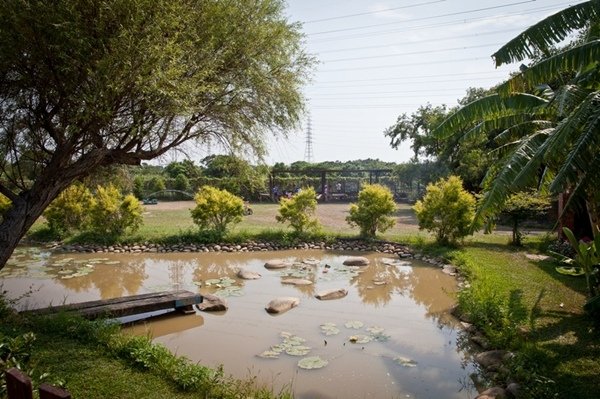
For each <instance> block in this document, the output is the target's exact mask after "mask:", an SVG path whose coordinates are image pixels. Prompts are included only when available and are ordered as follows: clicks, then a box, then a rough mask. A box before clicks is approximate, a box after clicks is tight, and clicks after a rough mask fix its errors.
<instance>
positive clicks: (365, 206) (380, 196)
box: [346, 184, 396, 238]
mask: <svg viewBox="0 0 600 399" xmlns="http://www.w3.org/2000/svg"><path fill="white" fill-rule="evenodd" d="M395 211H396V203H395V202H394V196H393V195H392V193H391V191H390V190H389V189H388V188H387V187H384V186H381V185H379V184H367V185H365V186H364V187H363V189H362V190H360V193H358V202H357V203H356V204H352V205H350V215H348V216H347V217H346V222H348V224H350V226H358V227H359V228H360V235H361V236H363V237H369V238H373V237H375V235H376V233H377V232H378V231H379V232H381V233H383V232H385V231H386V230H387V229H389V228H390V227H392V226H394V220H393V219H392V218H391V217H390V216H391V215H392V214H393V213H394V212H395Z"/></svg>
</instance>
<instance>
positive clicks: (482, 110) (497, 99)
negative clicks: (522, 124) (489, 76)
mask: <svg viewBox="0 0 600 399" xmlns="http://www.w3.org/2000/svg"><path fill="white" fill-rule="evenodd" d="M548 102H549V101H548V100H546V99H544V98H542V97H538V96H534V95H532V94H526V93H515V94H511V95H508V96H500V95H498V94H492V95H489V96H486V97H483V98H480V99H478V100H475V101H473V102H471V103H469V104H467V105H465V106H464V107H462V108H460V109H459V110H458V111H456V112H455V113H453V114H452V115H450V116H449V117H448V118H446V119H445V120H444V121H443V122H442V123H441V124H440V125H439V126H438V127H437V128H435V129H434V130H433V131H432V132H431V134H432V135H433V137H436V138H438V139H445V138H447V137H449V136H452V135H454V134H456V133H458V132H459V131H461V130H462V129H463V128H465V127H466V126H468V125H470V124H472V123H473V122H474V121H479V120H491V119H494V118H497V117H502V116H507V115H512V114H515V113H526V112H535V110H537V109H539V108H542V107H544V106H545V105H547V104H548Z"/></svg>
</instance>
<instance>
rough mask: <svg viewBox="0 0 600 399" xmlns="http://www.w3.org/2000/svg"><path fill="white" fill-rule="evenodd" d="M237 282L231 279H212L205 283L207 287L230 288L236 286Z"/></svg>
mask: <svg viewBox="0 0 600 399" xmlns="http://www.w3.org/2000/svg"><path fill="white" fill-rule="evenodd" d="M235 282H236V281H235V280H234V279H232V278H230V277H222V278H211V279H208V280H206V281H205V282H204V284H205V285H206V286H211V285H216V286H217V287H219V288H224V287H229V286H230V285H233V284H235Z"/></svg>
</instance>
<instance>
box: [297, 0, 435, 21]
mask: <svg viewBox="0 0 600 399" xmlns="http://www.w3.org/2000/svg"><path fill="white" fill-rule="evenodd" d="M444 1H446V0H437V1H429V2H427V3H418V4H409V5H407V6H402V7H393V8H384V9H381V10H377V11H366V12H359V13H356V14H346V15H340V16H338V17H329V18H321V19H313V20H310V21H304V22H303V23H304V24H312V23H315V22H324V21H333V20H335V19H343V18H352V17H359V16H362V15H370V14H379V13H382V12H387V11H396V10H402V9H406V8H414V7H420V6H426V5H429V4H435V3H443V2H444Z"/></svg>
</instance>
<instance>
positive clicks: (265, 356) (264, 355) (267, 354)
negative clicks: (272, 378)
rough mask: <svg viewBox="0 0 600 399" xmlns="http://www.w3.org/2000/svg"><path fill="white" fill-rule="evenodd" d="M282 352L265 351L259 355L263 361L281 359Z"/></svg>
mask: <svg viewBox="0 0 600 399" xmlns="http://www.w3.org/2000/svg"><path fill="white" fill-rule="evenodd" d="M280 353H281V352H275V351H264V352H263V353H261V354H260V355H258V357H262V358H263V359H279V354H280Z"/></svg>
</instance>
